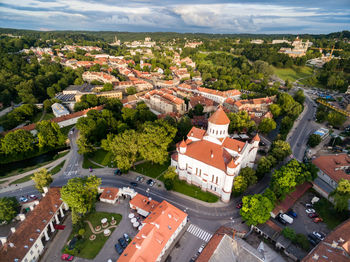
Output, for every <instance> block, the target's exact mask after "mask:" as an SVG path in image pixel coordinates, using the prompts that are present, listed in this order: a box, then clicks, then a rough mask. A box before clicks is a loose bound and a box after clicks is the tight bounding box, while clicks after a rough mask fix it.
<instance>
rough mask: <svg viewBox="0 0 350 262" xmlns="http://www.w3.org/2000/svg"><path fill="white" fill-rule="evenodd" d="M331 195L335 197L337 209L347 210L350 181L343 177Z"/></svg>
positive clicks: (349, 196) (349, 197)
mask: <svg viewBox="0 0 350 262" xmlns="http://www.w3.org/2000/svg"><path fill="white" fill-rule="evenodd" d="M329 196H330V197H333V199H334V204H335V209H336V210H338V211H343V210H347V208H348V203H349V199H350V181H349V180H346V179H341V180H340V181H339V183H338V186H337V188H336V189H335V190H334V191H333V192H331V194H330V195H329Z"/></svg>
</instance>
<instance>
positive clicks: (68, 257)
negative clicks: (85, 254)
mask: <svg viewBox="0 0 350 262" xmlns="http://www.w3.org/2000/svg"><path fill="white" fill-rule="evenodd" d="M61 259H62V260H65V261H72V260H73V259H74V256H72V255H69V254H62V256H61Z"/></svg>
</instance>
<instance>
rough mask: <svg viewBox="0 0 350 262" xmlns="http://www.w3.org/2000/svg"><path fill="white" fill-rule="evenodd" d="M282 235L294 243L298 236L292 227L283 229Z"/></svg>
mask: <svg viewBox="0 0 350 262" xmlns="http://www.w3.org/2000/svg"><path fill="white" fill-rule="evenodd" d="M282 235H283V236H284V237H285V238H288V239H290V240H291V241H292V242H295V240H296V237H297V234H296V233H295V231H294V229H293V228H290V227H285V228H283V230H282Z"/></svg>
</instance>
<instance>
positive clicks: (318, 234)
mask: <svg viewBox="0 0 350 262" xmlns="http://www.w3.org/2000/svg"><path fill="white" fill-rule="evenodd" d="M312 234H313V235H314V236H315V237H317V238H318V239H320V240H323V239H324V238H325V237H326V235H325V234H323V233H321V232H317V231H314V232H312Z"/></svg>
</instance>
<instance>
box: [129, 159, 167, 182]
mask: <svg viewBox="0 0 350 262" xmlns="http://www.w3.org/2000/svg"><path fill="white" fill-rule="evenodd" d="M169 165H170V162H166V163H165V164H163V165H159V164H153V165H152V163H151V162H149V161H147V162H144V163H142V164H139V165H137V166H136V167H135V170H134V169H131V170H132V171H136V172H138V173H140V174H143V175H145V176H149V177H153V178H157V177H158V176H159V175H160V174H161V173H163V172H164V171H165V170H166V169H167V168H168V166H169Z"/></svg>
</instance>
